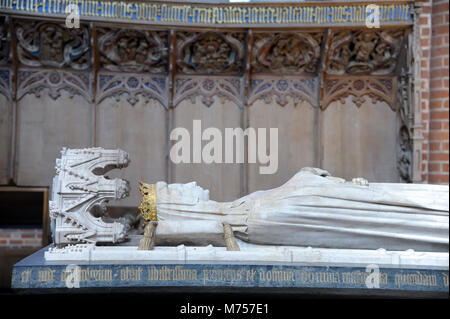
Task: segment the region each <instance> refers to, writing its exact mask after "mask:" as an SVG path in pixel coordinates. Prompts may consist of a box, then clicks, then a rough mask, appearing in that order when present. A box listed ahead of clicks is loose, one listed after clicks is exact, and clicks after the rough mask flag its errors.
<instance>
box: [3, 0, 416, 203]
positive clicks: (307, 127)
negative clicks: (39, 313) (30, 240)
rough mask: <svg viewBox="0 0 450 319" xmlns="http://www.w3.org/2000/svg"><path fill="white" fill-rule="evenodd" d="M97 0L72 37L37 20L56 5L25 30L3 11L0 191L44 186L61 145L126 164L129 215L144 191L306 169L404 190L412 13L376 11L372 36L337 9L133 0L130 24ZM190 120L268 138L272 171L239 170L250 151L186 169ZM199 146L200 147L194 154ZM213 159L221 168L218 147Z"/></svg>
mask: <svg viewBox="0 0 450 319" xmlns="http://www.w3.org/2000/svg"><path fill="white" fill-rule="evenodd" d="M24 1H25V2H26V1H29V0H24ZM25 2H24V3H25ZM56 2H57V1H56ZM92 3H94V4H97V3H98V4H99V5H100V4H102V6H99V7H98V12H99V13H97V14H96V15H95V14H93V13H92V12H95V11H89V12H88V11H86V10H85V9H83V8H84V7H82V9H81V10H82V12H81V13H82V19H81V23H80V26H79V27H78V28H68V27H67V26H66V25H65V20H64V19H61V18H60V17H59V16H57V15H55V16H54V17H53V18H52V19H49V18H48V17H49V16H52V15H53V14H56V11H54V10H56V9H57V8H58V7H54V8H53V7H46V6H44V7H42V8H41V11H39V10H37V11H38V12H37V13H36V12H34V13H33V14H34V15H35V18H29V16H26V15H21V14H20V13H21V12H23V10H25V9H22V7H15V6H10V5H9V2H8V1H2V2H0V36H1V42H0V132H1V135H2V139H1V140H0V184H7V183H11V182H13V183H15V184H17V185H20V186H46V187H48V186H50V184H51V178H52V176H53V175H54V159H55V158H57V157H59V151H60V150H61V148H62V147H63V146H66V147H69V148H83V147H91V146H101V147H104V148H113V149H114V148H120V149H123V150H125V151H126V152H128V153H129V154H130V155H131V160H132V161H131V163H130V166H129V167H128V168H127V169H124V170H122V171H121V172H117V173H115V172H112V173H111V174H112V175H111V177H116V176H115V175H117V176H120V177H121V178H124V179H127V180H130V181H131V182H132V184H131V187H132V189H131V196H130V197H129V198H127V199H125V200H122V201H120V203H121V205H126V206H136V205H137V203H138V197H139V194H138V191H137V183H138V182H139V181H141V180H143V181H149V182H156V181H159V180H165V181H169V182H189V181H194V180H195V181H197V183H198V184H199V185H201V186H202V187H204V188H208V189H210V193H211V197H212V199H216V200H232V199H235V198H237V197H239V196H242V195H245V194H247V193H249V192H252V191H255V190H261V189H267V188H273V187H277V186H279V185H281V184H282V183H284V182H286V181H287V180H288V179H289V178H290V177H291V176H292V175H294V174H295V173H296V172H297V171H298V170H299V169H300V168H302V167H305V166H316V167H321V168H324V169H326V170H328V171H330V173H332V174H333V175H335V176H342V177H344V178H346V179H351V178H353V177H358V176H361V177H365V178H367V179H368V180H369V181H373V182H400V181H405V182H410V181H412V174H413V173H412V170H413V168H412V166H413V142H412V140H413V136H412V129H413V112H414V98H413V95H414V93H413V90H414V83H413V82H414V79H413V73H414V70H413V65H414V63H415V61H414V58H413V56H414V55H413V54H412V53H411V50H412V48H413V42H414V36H413V34H414V32H415V31H414V28H413V22H414V21H413V15H412V5H411V4H409V3H408V2H402V3H395V2H394V1H393V2H392V3H386V2H385V1H384V2H383V3H381V4H380V7H381V9H380V10H381V11H380V12H381V27H380V28H368V27H366V25H365V15H364V12H365V5H361V4H354V5H347V4H345V3H338V2H336V4H335V5H332V6H328V5H327V6H325V5H321V4H312V5H311V4H301V3H300V4H299V3H292V4H289V5H285V6H281V5H278V4H276V3H273V4H261V3H259V4H250V5H234V6H233V5H230V4H228V2H227V3H226V4H225V3H224V4H223V6H220V7H216V6H212V5H211V4H184V6H178V7H177V6H176V5H175V4H174V3H172V2H168V3H166V4H163V3H161V2H155V3H153V2H151V1H143V2H139V3H137V2H136V5H135V7H133V3H134V2H130V3H131V4H132V6H131V7H132V8H135V9H133V10H135V11H133V12H131V11H130V10H131V9H130V10H129V9H128V7H123V6H122V4H121V3H120V2H115V1H92ZM116 4H117V6H116V7H115V6H114V5H116ZM147 4H148V6H147ZM109 5H111V7H109ZM163 5H165V7H164V8H163V7H162V6H163ZM23 8H33V6H31V5H30V6H28V7H27V6H26V5H25V6H24V7H23ZM100 8H102V9H100ZM108 8H116V9H114V10H112V9H111V10H112V11H111V10H109V9H108ZM158 8H159V9H158ZM227 8H234V9H227ZM62 9H63V3H62V2H61V10H62ZM83 10H84V11H83ZM108 10H109V11H108ZM233 10H234V11H233ZM183 14H184V15H183ZM112 22H114V23H112ZM198 120H199V121H200V122H195V121H198ZM195 123H201V131H200V132H202V133H203V132H204V131H205V130H206V129H207V128H216V129H218V131H219V132H221V134H223V136H224V135H225V131H226V129H237V128H240V129H243V130H245V129H247V128H249V127H250V128H254V129H255V130H258V129H263V128H265V129H266V136H265V141H264V138H263V136H259V135H258V139H257V141H258V143H257V145H258V147H260V146H261V147H262V146H264V147H263V149H262V152H263V151H264V152H265V154H266V155H267V154H270V153H271V152H272V153H273V152H277V168H276V170H275V171H274V172H273V174H261V167H262V166H267V165H268V164H267V163H261V162H260V161H256V163H249V156H250V155H249V154H250V153H249V149H248V144H247V143H246V144H245V146H246V147H247V148H245V154H244V162H243V163H241V162H239V161H238V160H237V157H238V156H237V155H236V154H232V157H233V159H234V160H233V161H232V162H230V163H211V164H209V163H205V162H204V161H203V160H202V159H200V161H196V160H195V158H194V157H195V155H194V154H193V153H194V152H196V151H198V150H194V149H192V147H193V144H194V143H195V142H194V139H195V138H198V137H196V136H194V135H195V134H194V131H195V128H194V126H195V125H197V124H195ZM175 128H185V129H187V131H188V132H189V133H190V138H191V154H190V157H191V162H192V163H180V164H176V163H174V162H173V161H172V160H171V157H170V151H171V148H172V147H173V145H174V144H175V141H174V140H171V139H170V134H171V132H173V130H174V129H175ZM197 128H198V127H197ZM270 128H273V129H277V132H278V139H277V141H278V143H277V149H273V148H272V149H271V146H270V143H269V140H270V133H269V132H270ZM3 137H5V138H3ZM207 143H208V141H207V140H203V141H202V140H201V137H200V152H201V151H202V150H203V149H204V147H205V145H206V144H207ZM235 152H236V148H235ZM222 153H223V154H222V162H225V156H226V155H225V154H224V153H225V147H224V145H223V152H222ZM133 183H134V184H133Z"/></svg>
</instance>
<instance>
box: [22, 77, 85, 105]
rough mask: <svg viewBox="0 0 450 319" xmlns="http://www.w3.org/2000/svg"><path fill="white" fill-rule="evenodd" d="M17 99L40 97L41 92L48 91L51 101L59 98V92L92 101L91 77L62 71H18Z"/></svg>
mask: <svg viewBox="0 0 450 319" xmlns="http://www.w3.org/2000/svg"><path fill="white" fill-rule="evenodd" d="M18 80H19V81H18V82H19V86H18V90H17V98H18V99H21V98H22V97H23V96H24V95H26V94H29V93H31V94H35V95H36V96H37V97H40V94H41V92H42V91H48V94H49V96H50V97H51V98H52V99H54V100H55V99H57V98H58V97H60V96H61V91H63V90H64V91H66V92H68V93H69V95H70V97H73V96H74V95H81V96H83V97H84V98H85V99H86V101H88V102H90V101H92V95H91V83H92V79H91V75H90V74H89V73H84V72H67V71H62V70H41V71H37V70H20V71H19V78H18Z"/></svg>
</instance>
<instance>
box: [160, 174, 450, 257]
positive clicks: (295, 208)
mask: <svg viewBox="0 0 450 319" xmlns="http://www.w3.org/2000/svg"><path fill="white" fill-rule="evenodd" d="M156 187H157V198H158V200H157V210H158V220H162V221H169V222H175V221H181V222H183V221H187V220H191V221H192V220H212V221H218V222H226V223H229V224H230V225H231V226H232V228H233V231H234V232H235V235H236V236H237V237H238V238H240V239H242V240H244V241H247V242H249V243H251V244H261V245H287V246H311V247H325V248H346V249H378V248H384V249H388V250H406V249H414V250H416V251H448V244H449V232H448V231H449V199H448V193H449V188H448V186H441V185H424V184H396V183H371V184H370V185H364V183H362V184H360V183H358V181H356V182H345V181H344V180H342V179H339V178H335V177H331V176H329V173H328V172H326V171H323V170H321V169H314V168H305V169H302V170H301V171H300V172H299V173H297V174H296V175H295V176H294V177H293V178H292V179H290V180H289V181H288V182H287V183H285V184H284V185H282V186H280V187H278V188H275V189H271V190H267V191H258V192H255V193H252V194H250V195H248V196H245V197H243V198H240V199H238V200H236V201H234V202H232V203H218V202H215V201H211V200H209V193H208V191H204V190H203V189H201V188H200V187H198V186H196V185H195V183H190V184H170V185H167V184H166V183H163V182H158V183H157V184H156Z"/></svg>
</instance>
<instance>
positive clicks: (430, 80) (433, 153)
mask: <svg viewBox="0 0 450 319" xmlns="http://www.w3.org/2000/svg"><path fill="white" fill-rule="evenodd" d="M448 7H449V1H448V0H428V1H424V2H423V7H422V12H421V14H420V17H419V30H420V31H419V34H420V45H421V50H422V60H421V61H420V62H421V63H420V65H421V82H422V83H421V98H422V105H421V106H422V132H423V137H424V140H423V144H422V152H423V153H422V181H423V182H424V183H439V184H448V182H449V177H448V176H449V174H448V166H449V165H448V164H449V149H448V140H449V132H448V130H449V124H448V122H449V108H448V100H449V70H448V65H449V52H448V50H449V42H448V41H449V39H448V38H449V24H448V22H449V14H448Z"/></svg>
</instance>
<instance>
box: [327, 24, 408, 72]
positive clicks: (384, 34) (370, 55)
mask: <svg viewBox="0 0 450 319" xmlns="http://www.w3.org/2000/svg"><path fill="white" fill-rule="evenodd" d="M403 37H404V30H380V31H365V30H364V31H339V32H335V33H333V34H332V40H331V44H330V48H329V50H328V55H327V64H326V73H327V74H333V75H345V74H354V75H359V74H363V75H368V74H372V75H388V74H392V73H393V72H394V70H395V67H396V65H397V58H398V54H399V51H400V47H401V42H402V40H403Z"/></svg>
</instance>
